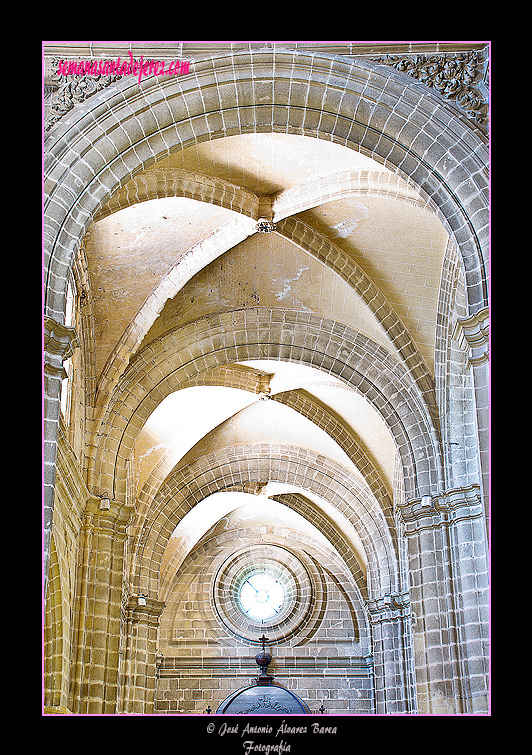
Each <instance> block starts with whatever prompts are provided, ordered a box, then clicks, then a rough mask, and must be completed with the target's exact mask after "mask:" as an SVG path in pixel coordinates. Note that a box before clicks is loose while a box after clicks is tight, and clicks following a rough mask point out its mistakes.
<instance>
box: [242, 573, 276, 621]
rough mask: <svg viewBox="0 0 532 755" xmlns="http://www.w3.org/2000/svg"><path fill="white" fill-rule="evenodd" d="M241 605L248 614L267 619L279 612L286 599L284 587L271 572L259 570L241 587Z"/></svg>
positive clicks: (263, 619)
mask: <svg viewBox="0 0 532 755" xmlns="http://www.w3.org/2000/svg"><path fill="white" fill-rule="evenodd" d="M239 598H240V605H241V607H242V610H243V611H244V613H245V614H247V615H248V616H251V618H253V619H258V620H259V621H265V620H266V619H271V618H272V617H274V616H276V615H277V614H279V613H280V612H281V610H282V607H283V603H284V601H285V594H284V589H283V586H282V585H281V583H280V582H279V580H278V579H275V577H273V576H272V575H271V574H266V573H265V572H258V573H257V574H253V575H252V576H251V577H248V579H246V581H245V582H244V584H243V585H242V586H241V588H240V595H239Z"/></svg>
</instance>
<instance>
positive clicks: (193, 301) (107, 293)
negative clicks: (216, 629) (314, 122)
mask: <svg viewBox="0 0 532 755" xmlns="http://www.w3.org/2000/svg"><path fill="white" fill-rule="evenodd" d="M260 219H263V220H264V221H265V226H262V227H261V229H260V230H265V231H266V232H259V227H258V226H257V220H260ZM268 223H273V225H268ZM447 241H448V237H447V233H446V231H445V229H444V228H443V226H442V224H441V222H440V221H439V220H438V219H437V217H436V216H435V215H434V214H433V212H432V211H431V210H430V209H429V208H428V207H427V205H426V203H425V202H424V201H423V200H422V199H421V197H420V196H419V195H418V194H417V192H416V190H415V188H414V187H412V186H409V185H408V184H407V183H406V182H405V181H404V180H403V179H402V178H400V177H399V176H397V175H396V174H394V173H391V172H389V171H388V170H387V169H386V168H385V167H384V166H383V165H380V164H378V163H377V162H375V161H374V160H372V159H370V158H368V157H366V156H365V155H363V154H361V153H359V152H355V151H353V150H350V149H348V148H346V147H342V146H340V145H337V144H334V143H332V142H329V141H324V140H321V139H315V138H311V137H305V136H300V135H290V134H277V133H257V134H242V135H238V136H231V137H227V138H220V139H216V140H213V141H210V142H204V143H200V144H196V145H194V146H192V147H189V148H187V149H184V150H182V151H181V152H178V153H176V154H174V155H172V156H170V157H167V158H165V159H163V160H161V161H160V162H158V163H156V164H155V165H152V166H151V167H150V168H149V169H147V170H146V171H144V172H143V173H140V174H138V175H137V176H135V178H134V179H132V180H131V181H130V182H129V183H128V184H126V185H125V186H123V187H122V188H121V189H120V190H119V192H117V194H115V196H114V197H113V198H112V199H111V200H110V202H109V203H108V205H107V206H106V207H104V208H103V209H102V210H101V211H100V213H99V214H98V216H97V217H96V218H95V219H94V222H93V223H92V224H91V226H90V227H89V229H88V232H87V234H86V237H85V244H84V247H85V253H86V259H87V266H88V275H89V279H90V287H91V291H92V297H93V316H94V335H95V354H94V369H95V377H96V381H97V385H98V389H97V396H98V397H99V400H100V401H103V400H104V399H105V394H106V391H107V390H109V387H108V386H109V385H110V384H111V382H112V380H111V376H112V374H113V370H114V369H118V370H120V369H124V367H125V366H127V364H128V363H130V362H131V361H132V360H134V359H135V358H136V356H137V355H138V354H139V353H140V352H141V351H142V349H143V348H144V347H145V346H146V345H147V344H152V343H154V342H155V341H157V339H159V338H160V337H161V336H163V335H164V334H165V333H167V332H169V331H171V330H173V329H177V328H179V327H181V326H183V325H185V324H187V323H190V322H192V321H194V320H195V319H196V318H198V317H203V316H205V315H210V314H213V313H219V312H230V311H233V310H240V309H244V308H254V307H265V308H268V309H282V310H289V311H290V310H297V311H299V312H310V313H314V314H317V315H322V316H324V317H326V318H328V319H329V320H332V321H335V322H338V323H341V324H344V325H347V326H349V327H350V328H352V329H353V330H354V331H358V332H360V333H362V334H364V335H365V336H367V337H368V338H370V339H372V340H373V341H375V342H376V343H377V344H379V345H381V346H383V347H384V348H385V349H386V350H388V351H390V352H392V353H393V354H395V355H396V356H397V357H398V358H399V359H400V360H402V361H405V360H406V361H408V360H409V359H410V360H413V361H414V363H417V364H421V365H422V370H423V371H424V372H425V374H426V375H428V376H429V378H430V376H433V373H434V346H435V332H436V315H437V303H438V296H439V286H440V276H441V270H442V261H443V258H444V254H445V250H446V245H447ZM264 398H270V399H274V400H266V401H265V400H261V399H264ZM320 418H321V419H320ZM335 423H336V424H335ZM332 425H334V427H332ZM342 433H343V434H342ZM345 437H349V438H351V439H352V440H353V441H354V445H353V444H352V443H351V445H349V444H348V443H347V442H345ZM342 438H344V441H342ZM242 442H249V443H261V442H269V443H272V442H274V443H285V444H290V445H292V446H295V447H304V448H311V449H313V450H314V451H316V452H319V453H323V454H324V455H325V456H326V457H328V458H331V459H334V460H335V461H337V462H338V463H340V464H342V465H344V466H346V468H348V469H349V471H350V472H353V473H354V474H356V475H358V476H359V477H360V478H361V479H364V478H366V481H367V480H368V479H369V477H368V467H367V463H368V461H369V463H370V467H371V475H370V477H371V485H372V486H373V488H375V486H377V488H378V487H380V488H382V489H383V490H385V491H386V492H387V493H388V494H391V491H392V487H393V479H394V464H395V456H396V448H395V445H394V441H393V439H392V436H391V434H390V432H389V430H388V429H387V427H386V425H385V422H384V421H383V419H382V418H381V417H380V415H379V414H378V413H377V412H376V411H375V409H374V408H373V407H372V406H371V405H370V404H369V402H368V401H367V400H366V399H365V398H364V397H363V396H361V395H360V394H359V393H356V392H354V391H353V390H350V389H349V388H348V387H347V386H346V385H345V384H343V383H341V382H340V381H339V380H338V379H337V378H335V377H333V376H330V375H327V374H325V373H323V372H320V371H318V370H316V369H312V368H310V367H303V366H298V365H294V364H292V363H289V362H283V361H274V362H272V361H268V360H266V361H262V360H259V361H256V360H254V361H250V362H242V363H238V364H234V365H231V366H230V367H225V368H215V369H213V370H211V372H210V373H209V374H208V376H207V377H205V378H204V379H203V380H202V382H201V383H200V384H198V383H196V384H190V385H186V386H183V388H182V389H181V390H179V391H177V392H176V393H174V394H171V395H170V396H168V397H167V398H166V399H165V400H164V401H163V402H162V403H161V404H160V405H159V407H158V408H157V409H156V410H155V411H154V412H153V414H152V416H151V417H150V418H149V419H148V421H147V422H146V423H145V425H144V427H143V428H142V430H141V432H140V435H139V437H138V439H137V442H136V445H135V452H134V467H133V468H134V474H135V491H136V494H137V496H141V497H142V490H143V487H145V486H147V485H149V486H153V485H154V484H155V485H158V484H161V483H162V481H163V480H164V478H165V475H166V474H168V473H169V472H170V470H171V469H173V468H174V467H176V466H180V465H183V464H185V463H190V462H191V461H193V460H194V459H197V458H200V457H201V456H205V455H207V454H208V453H210V452H212V451H214V450H217V449H220V448H226V447H231V446H232V445H234V444H238V443H242ZM354 447H356V448H357V449H358V456H357V454H356V453H354V452H353V448H354ZM361 459H364V464H361V463H359V462H360V460H361ZM365 465H366V466H365ZM276 492H277V491H276ZM235 505H236V504H235ZM219 516H220V510H217V513H216V512H214V513H213V512H212V510H211V514H210V515H209V516H206V517H205V518H204V520H203V522H202V525H201V526H200V527H199V530H198V528H197V524H196V525H195V529H194V532H195V533H196V534H195V536H194V538H193V540H194V541H195V542H197V540H198V539H199V538H200V537H201V536H202V535H203V534H204V533H205V532H206V531H207V530H208V528H209V527H212V526H216V522H217V521H218V518H219ZM181 529H183V528H181Z"/></svg>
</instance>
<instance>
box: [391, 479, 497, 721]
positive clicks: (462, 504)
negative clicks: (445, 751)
mask: <svg viewBox="0 0 532 755" xmlns="http://www.w3.org/2000/svg"><path fill="white" fill-rule="evenodd" d="M399 509H400V512H401V516H402V518H403V522H404V534H405V537H406V538H407V544H408V559H409V572H410V599H411V606H412V612H413V614H414V617H415V621H414V628H413V636H414V657H415V671H416V686H417V701H418V708H419V712H420V713H433V714H440V715H441V714H457V713H484V712H487V706H488V692H487V684H488V662H487V658H488V621H489V607H488V562H487V554H486V538H485V531H484V517H483V511H482V502H481V495H480V488H479V486H478V485H471V486H469V487H468V488H457V489H455V490H448V491H446V492H445V493H442V494H439V495H437V496H433V497H432V498H430V497H429V496H427V497H423V498H422V499H418V500H412V501H408V502H406V503H404V504H400V505H399Z"/></svg>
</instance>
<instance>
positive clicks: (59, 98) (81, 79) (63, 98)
mask: <svg viewBox="0 0 532 755" xmlns="http://www.w3.org/2000/svg"><path fill="white" fill-rule="evenodd" d="M59 62H60V61H59V60H53V61H52V66H54V68H55V69H57V68H58V67H59ZM121 78H122V76H121V75H116V74H113V75H111V76H91V75H89V76H76V75H69V76H63V75H62V74H58V73H57V71H56V72H55V73H53V74H52V75H51V79H52V81H53V82H54V83H55V82H57V84H58V88H57V91H56V92H55V93H54V94H53V95H52V101H51V105H50V109H51V115H50V116H49V117H48V118H47V120H46V123H45V125H44V130H45V131H50V129H51V128H52V127H53V126H54V124H55V123H57V121H59V120H61V118H62V117H63V116H64V115H66V113H68V112H69V111H70V110H72V108H73V107H74V105H77V103H78V102H83V101H84V100H86V99H87V98H88V97H91V96H92V95H93V94H96V92H99V91H100V90H101V89H105V88H106V87H108V86H110V85H111V84H113V83H114V82H115V81H118V80H120V79H121Z"/></svg>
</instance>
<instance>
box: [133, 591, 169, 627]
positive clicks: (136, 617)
mask: <svg viewBox="0 0 532 755" xmlns="http://www.w3.org/2000/svg"><path fill="white" fill-rule="evenodd" d="M165 606H166V603H165V602H164V601H162V600H156V599H155V598H150V597H149V595H143V594H139V595H130V597H129V600H128V602H127V605H126V615H127V619H128V620H129V621H133V622H143V623H145V624H153V625H158V624H159V619H160V617H161V614H162V612H163V611H164V608H165Z"/></svg>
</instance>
